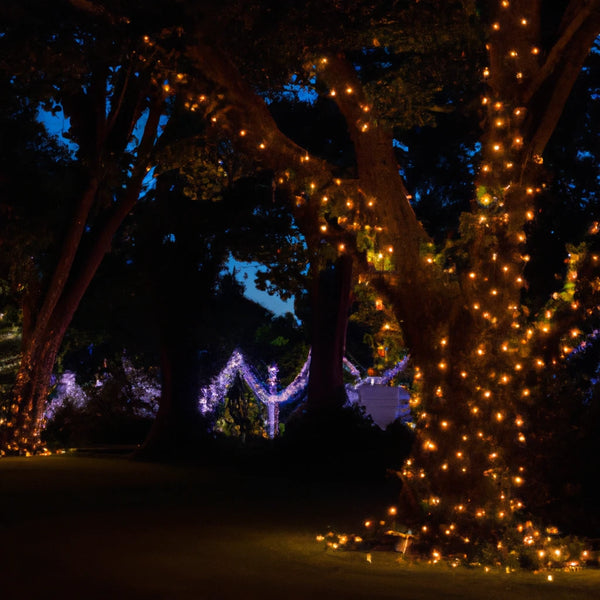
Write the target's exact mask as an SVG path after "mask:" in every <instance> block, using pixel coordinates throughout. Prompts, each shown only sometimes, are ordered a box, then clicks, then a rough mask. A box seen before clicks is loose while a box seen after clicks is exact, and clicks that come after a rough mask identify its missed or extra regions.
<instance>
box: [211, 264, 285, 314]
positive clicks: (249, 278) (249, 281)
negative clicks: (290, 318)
mask: <svg viewBox="0 0 600 600" xmlns="http://www.w3.org/2000/svg"><path fill="white" fill-rule="evenodd" d="M223 271H224V272H225V273H235V278H236V280H237V281H238V282H239V283H241V284H242V285H243V286H244V296H246V297H247V298H249V299H250V300H252V301H253V302H256V303H258V304H260V305H261V306H264V307H265V308H266V309H267V310H270V311H271V312H272V313H273V314H274V315H277V316H282V315H285V314H287V313H292V314H294V298H290V299H289V300H282V299H281V297H280V296H278V295H276V294H269V293H268V292H264V291H262V290H259V289H258V288H257V287H256V283H255V278H256V273H257V272H259V271H262V272H264V271H265V268H264V265H262V264H261V263H259V262H241V261H238V260H235V259H234V258H233V257H230V258H229V260H228V261H227V262H226V263H225V265H224V269H223Z"/></svg>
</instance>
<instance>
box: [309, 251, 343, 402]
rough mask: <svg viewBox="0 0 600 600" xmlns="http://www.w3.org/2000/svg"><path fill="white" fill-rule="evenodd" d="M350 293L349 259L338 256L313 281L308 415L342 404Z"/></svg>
mask: <svg viewBox="0 0 600 600" xmlns="http://www.w3.org/2000/svg"><path fill="white" fill-rule="evenodd" d="M351 292H352V258H351V257H350V256H349V255H347V254H342V255H340V256H339V257H338V258H337V260H336V261H335V262H334V263H331V264H330V265H328V266H326V267H325V268H324V269H322V270H321V271H320V272H319V273H317V274H316V275H315V277H314V279H313V289H312V292H311V307H312V311H311V362H310V372H309V378H308V400H307V409H308V410H309V412H319V411H323V410H331V409H335V408H340V407H341V406H343V405H344V403H345V402H346V389H345V386H344V374H343V359H344V354H345V350H346V328H347V325H348V317H349V313H350V304H351Z"/></svg>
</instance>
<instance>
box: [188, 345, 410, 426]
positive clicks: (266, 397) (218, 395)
mask: <svg viewBox="0 0 600 600" xmlns="http://www.w3.org/2000/svg"><path fill="white" fill-rule="evenodd" d="M408 360H409V357H408V356H406V357H405V358H404V359H403V360H402V361H400V362H399V363H398V364H397V365H395V366H394V367H392V368H391V369H388V370H387V371H385V372H384V374H383V375H382V376H381V377H377V378H373V377H366V378H364V379H363V378H361V376H360V372H359V370H358V369H357V368H356V367H355V366H354V365H353V364H352V363H351V362H350V361H349V360H348V359H347V358H344V367H345V368H346V369H347V370H348V372H349V373H350V374H351V375H352V376H353V377H354V378H355V379H356V381H355V382H354V383H353V384H346V390H347V392H348V401H349V402H351V403H354V402H357V401H358V397H359V396H358V392H357V391H356V390H357V389H358V387H360V386H361V385H363V384H364V383H365V382H368V381H370V380H375V379H376V380H377V383H378V384H381V385H387V384H388V383H389V382H390V381H391V380H392V379H393V378H394V377H395V376H396V375H398V373H400V372H401V371H402V370H404V368H405V367H406V365H407V364H408ZM309 368H310V352H309V353H308V357H307V359H306V361H305V363H304V365H303V366H302V369H301V370H300V372H299V373H298V375H296V378H295V379H294V381H292V383H290V385H288V386H287V387H286V388H285V389H283V390H281V391H280V392H278V391H277V387H278V386H277V373H278V368H277V365H272V366H270V367H269V369H268V373H269V375H268V380H267V386H264V385H263V384H261V382H260V381H259V379H258V377H257V375H256V373H255V372H254V370H253V369H252V368H251V367H250V366H249V365H248V363H247V362H246V360H245V359H244V356H243V355H242V353H241V352H240V351H239V350H234V352H233V353H232V354H231V357H230V359H229V361H227V364H226V365H225V367H224V368H223V370H222V371H221V372H220V373H219V375H217V376H216V377H214V378H213V380H212V381H211V383H210V384H209V385H208V386H206V387H204V388H202V390H201V391H200V397H199V400H198V406H199V409H200V412H202V413H203V414H206V413H208V412H211V411H213V410H214V409H215V407H216V406H217V404H218V403H219V402H222V401H223V399H224V398H225V396H226V395H227V390H228V389H229V387H230V386H231V384H232V383H233V382H234V380H235V378H236V376H237V375H238V374H239V375H240V377H242V378H243V379H244V381H245V382H246V384H247V385H248V387H249V388H250V390H251V391H252V393H253V394H254V396H255V397H256V398H258V400H260V401H261V402H262V403H263V404H266V405H267V414H268V417H267V419H268V422H267V432H268V434H269V437H270V438H273V437H275V436H276V435H277V432H278V431H279V405H280V404H282V403H284V402H289V401H290V400H293V399H295V398H297V397H298V396H299V395H300V394H301V393H302V392H303V391H304V390H305V389H306V387H307V385H308V374H309ZM371 383H373V381H371Z"/></svg>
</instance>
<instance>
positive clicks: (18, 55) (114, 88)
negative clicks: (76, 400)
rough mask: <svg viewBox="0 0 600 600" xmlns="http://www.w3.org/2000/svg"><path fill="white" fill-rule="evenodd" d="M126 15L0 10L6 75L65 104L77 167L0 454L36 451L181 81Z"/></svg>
mask: <svg viewBox="0 0 600 600" xmlns="http://www.w3.org/2000/svg"><path fill="white" fill-rule="evenodd" d="M121 8H122V7H119V6H117V3H115V5H114V6H113V5H112V3H106V4H104V5H94V4H92V3H81V2H76V1H74V2H72V3H71V2H66V1H65V2H60V3H59V4H58V5H57V4H54V5H53V6H51V7H50V6H48V5H47V4H45V3H43V2H36V1H33V2H26V3H15V2H11V3H8V4H7V3H5V4H4V5H3V7H2V13H3V18H2V22H3V31H2V36H1V40H0V43H1V45H2V56H3V62H2V77H3V79H4V81H5V82H6V85H8V86H9V88H10V91H11V94H12V95H14V96H16V97H19V98H21V99H22V102H24V103H26V102H27V103H29V104H30V105H31V107H32V108H34V109H37V107H38V106H42V107H44V108H46V109H47V110H58V109H62V111H63V113H64V115H65V117H66V118H68V119H69V120H70V129H69V134H70V136H71V141H72V142H73V143H74V144H75V145H76V148H77V150H76V158H77V161H78V163H79V165H80V166H81V170H80V172H79V173H78V182H77V185H76V189H75V190H74V191H73V193H72V194H69V195H68V196H67V197H65V199H64V203H65V211H68V213H69V216H68V217H67V218H65V221H64V223H65V226H64V227H63V228H61V230H60V235H59V236H58V238H59V239H57V241H56V243H55V248H56V250H55V253H53V254H52V255H51V256H48V257H43V258H44V259H47V260H46V262H45V263H44V264H42V262H41V261H40V258H41V257H39V256H34V257H33V260H34V261H36V264H35V269H36V271H37V273H36V275H37V281H36V285H35V286H33V285H29V286H28V288H27V289H26V291H25V292H26V294H25V295H26V297H25V298H24V299H23V301H22V306H23V308H24V312H23V315H24V319H23V344H22V352H21V365H20V368H19V372H18V375H17V380H16V385H15V389H14V399H13V402H12V405H11V416H10V419H9V420H8V423H7V424H5V426H4V427H3V431H2V441H1V446H2V451H3V452H29V451H32V450H36V449H37V448H38V447H39V445H40V439H39V434H40V425H41V420H42V415H43V407H44V403H45V401H46V397H47V393H48V385H49V382H50V376H51V373H52V368H53V365H54V361H55V357H56V354H57V352H58V349H59V347H60V344H61V341H62V339H63V337H64V334H65V331H66V329H67V327H68V325H69V323H70V321H71V319H72V317H73V314H74V312H75V310H76V308H77V306H78V305H79V302H80V301H81V298H82V296H83V294H84V293H85V290H86V289H87V287H88V285H89V283H90V281H91V280H92V278H93V276H94V274H95V272H96V270H97V269H98V266H99V264H100V262H101V260H102V258H103V256H104V254H105V253H106V252H107V250H108V249H109V247H110V243H111V240H112V237H113V235H114V233H115V232H116V230H117V229H118V227H119V225H120V224H121V222H122V221H123V219H124V218H125V217H126V216H127V215H128V214H129V212H130V211H131V210H132V209H133V207H134V206H135V203H136V201H137V199H138V196H139V194H140V192H141V190H142V187H143V185H144V180H145V177H146V173H147V171H148V168H149V166H150V165H151V164H152V162H151V155H152V151H153V147H154V144H155V141H156V137H157V133H158V126H159V121H160V118H161V115H163V114H164V113H165V111H166V100H167V97H168V93H169V91H170V86H169V85H168V84H166V83H164V82H165V81H166V80H169V79H173V80H176V72H173V71H171V72H169V67H170V68H171V69H172V68H173V63H172V61H170V60H169V59H168V57H167V56H165V55H159V53H157V52H156V50H155V48H154V47H153V45H152V43H151V41H150V35H149V34H150V33H153V31H151V30H149V29H147V28H146V27H147V26H151V25H152V22H151V21H149V20H148V18H147V17H148V15H149V14H150V13H148V12H147V11H146V12H144V13H142V12H140V10H138V9H140V8H141V7H140V6H139V5H138V4H137V3H135V2H132V3H131V4H129V5H128V6H127V7H126V8H127V11H121V10H120V9H121ZM155 8H156V9H158V10H159V12H160V7H158V6H157V7H155ZM144 10H145V9H144ZM153 14H157V13H153ZM167 25H168V24H167V22H166V13H165V14H164V15H163V20H162V22H161V25H160V28H159V29H158V31H157V35H162V36H163V38H164V39H165V47H168V48H169V50H170V51H171V54H170V57H172V56H173V51H174V42H175V40H176V38H177V36H176V32H173V31H172V30H169V29H168V27H167ZM32 31H34V32H35V35H33V36H32V35H31V32H32ZM61 214H62V213H61ZM22 264H23V265H24V263H22ZM25 309H26V310H25Z"/></svg>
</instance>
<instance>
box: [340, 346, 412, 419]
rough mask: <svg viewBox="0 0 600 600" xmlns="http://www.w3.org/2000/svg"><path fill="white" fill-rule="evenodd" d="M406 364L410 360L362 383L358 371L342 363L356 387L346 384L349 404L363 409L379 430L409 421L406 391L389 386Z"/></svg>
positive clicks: (348, 363)
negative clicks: (351, 376)
mask: <svg viewBox="0 0 600 600" xmlns="http://www.w3.org/2000/svg"><path fill="white" fill-rule="evenodd" d="M408 360H409V357H408V356H405V357H404V358H403V359H402V360H401V361H400V362H399V363H398V364H397V365H395V366H394V367H392V368H391V369H388V370H387V371H385V373H384V374H383V375H382V376H381V377H365V378H364V379H362V378H361V377H360V373H359V372H358V369H356V367H354V365H352V364H351V363H350V362H349V361H348V360H347V359H344V365H345V366H346V368H347V369H348V371H350V373H352V375H354V377H355V378H356V381H355V383H353V384H350V383H348V384H346V393H347V395H348V402H349V403H350V404H358V405H360V406H363V407H364V409H365V413H366V414H367V415H369V416H370V417H371V419H373V423H375V425H377V426H378V427H380V428H381V429H385V428H386V427H387V426H388V425H389V424H390V423H393V422H394V421H395V420H396V419H402V421H403V422H404V423H409V422H410V421H411V419H412V416H411V412H410V394H409V393H408V390H407V389H406V388H404V387H402V386H395V385H390V382H391V381H392V379H393V378H394V377H396V375H398V373H401V372H402V371H404V369H405V368H406V365H407V364H408Z"/></svg>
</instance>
